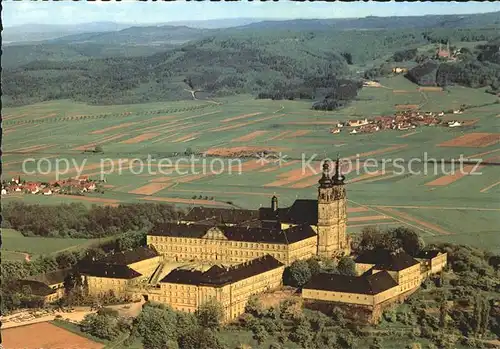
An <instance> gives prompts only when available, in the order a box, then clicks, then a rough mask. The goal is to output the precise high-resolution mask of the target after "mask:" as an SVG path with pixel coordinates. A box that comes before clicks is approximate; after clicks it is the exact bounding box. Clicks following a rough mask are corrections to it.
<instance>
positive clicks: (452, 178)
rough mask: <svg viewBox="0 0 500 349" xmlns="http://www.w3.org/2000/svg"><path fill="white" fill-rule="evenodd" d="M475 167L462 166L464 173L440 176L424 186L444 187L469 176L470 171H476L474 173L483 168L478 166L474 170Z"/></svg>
mask: <svg viewBox="0 0 500 349" xmlns="http://www.w3.org/2000/svg"><path fill="white" fill-rule="evenodd" d="M475 167H476V165H467V166H464V168H463V170H464V172H465V173H461V172H460V173H454V174H451V175H445V176H441V177H438V178H436V179H434V180H433V181H431V182H427V183H425V185H427V186H445V185H448V184H451V183H454V182H456V181H458V180H459V179H461V178H463V177H465V176H467V175H470V174H471V171H472V170H476V171H478V170H481V169H482V168H483V167H484V166H478V167H477V168H475Z"/></svg>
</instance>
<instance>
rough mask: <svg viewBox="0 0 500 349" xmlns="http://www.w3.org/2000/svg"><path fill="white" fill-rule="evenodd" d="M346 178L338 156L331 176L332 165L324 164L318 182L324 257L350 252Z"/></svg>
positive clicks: (319, 238)
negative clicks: (347, 228)
mask: <svg viewBox="0 0 500 349" xmlns="http://www.w3.org/2000/svg"><path fill="white" fill-rule="evenodd" d="M344 180H345V177H344V176H343V175H342V174H341V173H340V161H339V158H338V157H337V161H336V162H335V173H334V175H333V177H331V178H330V165H329V164H328V163H327V162H325V163H324V164H323V175H322V177H321V179H320V180H319V182H318V183H319V187H318V255H319V256H322V257H337V256H341V255H345V254H350V244H349V241H348V239H347V235H346V226H347V206H346V202H347V198H346V190H345V185H344Z"/></svg>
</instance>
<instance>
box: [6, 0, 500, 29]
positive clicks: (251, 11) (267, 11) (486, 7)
mask: <svg viewBox="0 0 500 349" xmlns="http://www.w3.org/2000/svg"><path fill="white" fill-rule="evenodd" d="M2 5H3V11H2V19H3V24H4V27H9V26H15V25H20V24H31V23H40V24H76V23H88V22H102V21H111V22H119V23H131V24H154V23H165V22H169V21H181V20H204V19H220V18H237V17H247V18H248V17H256V18H272V19H290V18H342V17H365V16H395V15H398V16H406V15H424V14H466V13H478V12H492V11H500V3H495V2H490V3H486V2H485V3H478V2H461V3H446V2H443V3H431V2H425V3H419V2H416V3H375V2H368V3H365V2H357V3H340V2H334V3H319V2H303V3H299V2H296V3H293V2H287V1H283V0H282V1H280V2H258V1H254V2H246V1H245V2H243V1H242V2H219V3H217V2H212V3H209V2H194V1H192V2H183V1H182V2H181V1H177V2H136V1H133V0H123V1H122V2H108V3H105V2H99V1H96V2H95V3H91V2H84V1H79V2H72V1H60V2H54V1H47V2H45V1H44V2H40V1H36V2H32V1H29V0H23V1H12V0H4V1H2Z"/></svg>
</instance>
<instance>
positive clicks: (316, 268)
mask: <svg viewBox="0 0 500 349" xmlns="http://www.w3.org/2000/svg"><path fill="white" fill-rule="evenodd" d="M307 264H308V266H309V270H310V272H311V276H314V275H317V274H319V273H320V272H321V266H320V265H319V260H318V259H317V258H315V257H312V258H309V259H308V260H307Z"/></svg>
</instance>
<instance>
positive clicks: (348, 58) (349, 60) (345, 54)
mask: <svg viewBox="0 0 500 349" xmlns="http://www.w3.org/2000/svg"><path fill="white" fill-rule="evenodd" d="M340 55H341V56H342V57H344V58H345V61H346V62H347V64H348V65H352V55H351V54H350V53H349V52H342V53H341V54H340Z"/></svg>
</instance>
